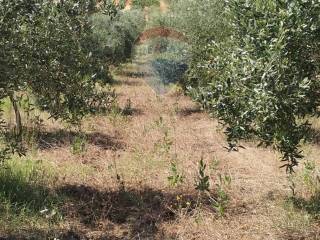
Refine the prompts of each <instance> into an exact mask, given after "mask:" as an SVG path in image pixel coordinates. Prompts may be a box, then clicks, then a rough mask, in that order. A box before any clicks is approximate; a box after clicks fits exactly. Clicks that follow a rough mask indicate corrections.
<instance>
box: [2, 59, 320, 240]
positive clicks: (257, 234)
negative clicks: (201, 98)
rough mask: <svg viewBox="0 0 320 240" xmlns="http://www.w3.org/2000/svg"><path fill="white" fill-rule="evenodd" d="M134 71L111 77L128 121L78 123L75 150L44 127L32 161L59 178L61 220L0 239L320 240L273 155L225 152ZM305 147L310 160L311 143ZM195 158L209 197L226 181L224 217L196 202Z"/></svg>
mask: <svg viewBox="0 0 320 240" xmlns="http://www.w3.org/2000/svg"><path fill="white" fill-rule="evenodd" d="M138 70H139V69H138V68H137V66H136V65H135V64H132V65H129V66H128V67H127V68H126V71H127V72H125V73H124V74H122V75H121V74H119V75H117V76H116V78H117V83H118V84H117V85H116V86H115V87H116V90H117V92H118V94H119V105H120V107H122V108H125V106H126V105H127V104H128V99H130V102H131V104H132V105H131V109H132V111H131V112H130V114H131V115H127V116H125V115H122V114H120V113H119V112H117V111H115V112H113V113H112V114H111V115H109V116H95V117H90V118H88V119H86V120H85V122H84V127H83V129H84V130H85V133H86V146H87V147H86V151H84V152H82V153H81V154H76V155H75V154H72V152H71V150H70V149H71V144H70V143H71V142H72V141H73V139H74V137H75V134H74V133H72V132H69V131H65V130H58V129H59V128H60V129H63V127H62V126H61V125H60V126H57V125H54V126H53V125H51V124H50V125H49V123H48V122H47V123H46V133H43V134H42V135H41V136H40V139H41V140H40V141H39V148H38V152H37V153H36V156H37V158H38V159H45V160H46V161H48V162H50V164H51V165H52V166H54V167H53V168H54V169H55V171H56V172H57V173H58V179H57V181H56V182H55V186H54V189H55V191H56V193H57V194H58V195H59V196H61V197H62V198H63V199H64V201H63V205H62V206H61V208H60V209H59V211H60V212H61V214H62V215H63V216H64V218H63V220H62V221H60V222H59V223H57V224H55V225H50V229H47V228H45V229H42V228H41V227H35V226H32V228H31V227H30V228H29V229H28V227H24V230H23V231H19V228H20V227H19V226H16V231H14V230H12V231H10V233H8V231H7V230H6V228H5V226H3V227H1V228H0V230H1V234H0V236H1V235H3V236H4V237H5V238H3V239H46V238H49V237H52V238H53V237H57V238H59V239H114V240H115V239H181V240H182V239H183V240H184V239H187V240H190V239H204V240H207V239H219V240H223V239H235V240H240V239H246V240H255V239H268V240H271V239H286V240H289V239H290V240H291V239H310V240H311V239H319V233H320V230H319V226H316V223H315V221H313V220H312V219H311V217H310V216H309V215H308V213H307V212H305V211H303V210H297V209H296V208H295V207H293V206H292V205H290V203H286V198H287V197H288V196H289V195H290V189H289V184H288V181H287V178H286V174H285V172H284V170H283V169H279V166H280V162H279V161H278V157H277V156H276V154H275V153H274V152H273V151H271V150H269V149H258V148H256V147H255V145H254V144H252V143H244V145H245V146H246V149H245V150H241V151H239V152H230V153H229V152H227V151H226V150H225V149H224V148H223V147H224V146H225V138H224V135H223V133H222V132H219V131H218V130H217V129H219V126H218V123H217V121H216V120H214V119H210V118H209V116H208V115H207V114H206V113H203V112H201V111H200V110H199V108H198V106H197V105H196V104H194V103H193V102H192V101H191V100H190V99H189V98H188V97H186V96H182V95H180V94H179V93H176V92H170V93H168V94H167V95H163V96H157V95H156V94H155V92H154V91H153V90H152V89H151V88H150V87H149V86H148V85H147V84H146V83H145V82H144V80H143V78H141V76H140V75H139V74H137V73H136V71H138ZM128 71H129V72H131V74H128ZM50 126H51V127H50ZM306 150H307V152H308V157H310V158H316V156H318V152H319V148H318V147H317V146H306ZM201 157H203V158H204V160H205V162H206V163H207V164H208V169H207V172H208V174H210V181H211V189H212V192H213V193H214V191H215V184H216V183H217V182H218V180H217V176H218V173H220V174H227V175H230V176H231V178H232V182H231V185H230V187H229V188H228V190H227V192H228V195H229V197H230V202H229V204H228V206H227V209H226V213H225V216H224V217H218V215H217V213H216V212H215V211H214V210H213V208H212V207H211V206H210V205H208V202H206V201H198V200H199V199H198V194H197V192H196V191H195V190H194V182H195V181H194V180H195V176H196V173H197V165H198V162H199V160H200V159H201ZM171 161H175V162H176V163H177V166H178V169H179V170H180V171H181V172H183V175H184V177H185V181H184V182H183V184H182V185H181V186H180V187H177V188H172V187H170V186H169V183H168V180H167V177H168V176H169V169H170V162H171Z"/></svg>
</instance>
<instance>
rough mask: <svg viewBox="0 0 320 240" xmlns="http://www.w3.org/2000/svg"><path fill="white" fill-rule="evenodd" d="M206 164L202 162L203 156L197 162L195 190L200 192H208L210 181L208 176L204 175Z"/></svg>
mask: <svg viewBox="0 0 320 240" xmlns="http://www.w3.org/2000/svg"><path fill="white" fill-rule="evenodd" d="M206 168H207V164H205V163H204V161H203V158H201V160H200V162H199V169H198V176H197V179H196V184H195V187H196V190H198V191H200V192H209V187H210V181H209V176H208V175H206Z"/></svg>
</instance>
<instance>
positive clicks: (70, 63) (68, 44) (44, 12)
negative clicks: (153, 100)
mask: <svg viewBox="0 0 320 240" xmlns="http://www.w3.org/2000/svg"><path fill="white" fill-rule="evenodd" d="M92 6H93V5H92V1H76V0H70V1H49V0H0V35H1V38H0V49H1V50H0V73H1V74H0V99H3V98H5V97H9V98H10V100H11V102H12V104H13V107H14V109H15V113H16V132H17V133H18V134H21V131H22V129H21V127H22V125H21V117H20V113H19V109H18V106H17V95H18V94H19V93H21V92H28V93H30V94H32V95H34V96H35V98H36V102H37V105H38V106H39V107H40V108H41V109H42V110H45V111H48V112H49V113H50V115H51V116H52V117H54V118H56V119H62V120H65V121H68V122H70V123H78V122H79V121H80V120H81V118H82V117H83V116H85V115H86V114H88V113H94V112H95V111H97V110H100V109H106V108H107V107H108V105H109V104H110V103H111V102H112V101H113V98H114V95H113V93H112V92H111V91H109V90H107V91H100V90H98V89H102V88H98V85H99V84H100V85H101V84H102V83H105V82H108V79H109V75H108V69H107V68H106V67H107V66H104V64H105V63H102V61H100V59H99V58H97V57H96V56H95V55H94V54H92V51H91V49H90V48H88V47H87V45H86V40H87V39H89V36H90V34H91V32H92V27H91V25H90V24H89V21H88V18H89V14H90V12H92ZM102 77H104V78H105V79H104V80H105V81H101V80H103V79H102Z"/></svg>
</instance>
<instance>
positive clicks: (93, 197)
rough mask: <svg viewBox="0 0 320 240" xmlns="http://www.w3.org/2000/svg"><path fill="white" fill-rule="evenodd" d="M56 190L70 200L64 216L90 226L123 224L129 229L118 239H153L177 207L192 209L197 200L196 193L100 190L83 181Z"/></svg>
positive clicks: (150, 189) (174, 217)
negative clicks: (83, 183) (160, 226)
mask: <svg viewBox="0 0 320 240" xmlns="http://www.w3.org/2000/svg"><path fill="white" fill-rule="evenodd" d="M59 192H60V194H62V195H63V196H66V198H67V199H68V202H69V204H68V205H66V206H65V209H64V213H65V215H66V216H67V218H68V216H69V217H71V218H76V219H77V220H78V221H80V222H81V224H83V225H84V226H86V227H87V228H90V229H92V230H94V229H97V228H99V227H100V228H101V226H102V225H103V224H102V223H106V222H110V223H112V224H114V225H116V226H120V227H121V226H125V227H126V228H127V230H128V231H127V233H126V236H123V238H121V239H136V237H137V236H139V237H140V238H141V239H155V236H156V235H157V236H158V235H159V234H160V235H161V234H162V233H161V229H160V228H159V225H160V224H161V223H164V222H170V221H173V220H175V219H176V218H177V212H178V210H179V209H186V212H192V211H193V210H194V208H195V207H196V204H197V195H196V194H186V193H168V192H164V191H161V190H155V189H152V188H148V187H145V188H143V189H124V188H120V189H119V190H113V191H112V190H110V191H109V190H107V191H101V190H98V189H96V188H92V187H88V186H83V185H82V186H77V185H67V186H64V187H62V188H60V189H59ZM177 196H179V197H177ZM203 204H204V205H208V204H210V203H209V202H204V203H203Z"/></svg>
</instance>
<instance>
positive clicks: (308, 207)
mask: <svg viewBox="0 0 320 240" xmlns="http://www.w3.org/2000/svg"><path fill="white" fill-rule="evenodd" d="M290 200H291V201H292V203H293V204H294V206H295V207H296V208H297V209H300V210H304V211H306V212H307V213H309V214H310V215H312V216H314V217H315V218H317V219H320V193H317V194H315V195H314V196H312V197H311V198H309V199H305V198H296V197H294V198H291V199H290Z"/></svg>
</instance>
